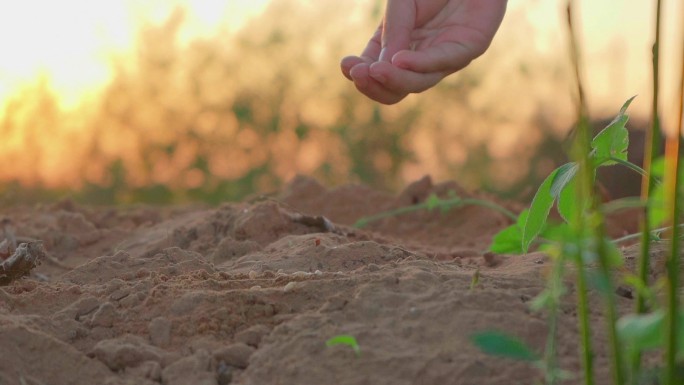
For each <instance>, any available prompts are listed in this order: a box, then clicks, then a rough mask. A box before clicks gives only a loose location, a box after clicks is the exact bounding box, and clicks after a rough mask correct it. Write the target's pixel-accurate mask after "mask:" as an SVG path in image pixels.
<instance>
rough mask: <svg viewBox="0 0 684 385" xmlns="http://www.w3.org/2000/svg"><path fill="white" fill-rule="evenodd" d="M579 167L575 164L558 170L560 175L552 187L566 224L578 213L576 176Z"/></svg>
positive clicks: (552, 192) (566, 165)
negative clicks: (576, 206)
mask: <svg viewBox="0 0 684 385" xmlns="http://www.w3.org/2000/svg"><path fill="white" fill-rule="evenodd" d="M577 170H579V165H578V164H577V163H575V162H571V163H566V164H564V165H562V166H560V167H559V168H558V174H557V175H556V178H555V179H554V181H553V184H552V185H551V195H552V196H553V197H554V198H556V199H557V200H558V212H559V213H560V215H561V217H563V219H564V220H565V221H566V222H569V221H570V218H572V216H573V215H574V213H575V212H576V208H575V205H576V204H577V199H575V197H576V187H575V185H576V182H575V180H576V179H575V175H576V174H577Z"/></svg>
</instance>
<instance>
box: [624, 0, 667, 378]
mask: <svg viewBox="0 0 684 385" xmlns="http://www.w3.org/2000/svg"><path fill="white" fill-rule="evenodd" d="M661 15H662V1H661V0H658V1H657V4H656V25H655V41H654V43H653V57H652V59H653V60H652V66H653V67H652V74H653V78H652V85H653V97H652V104H651V126H650V127H649V130H648V133H647V136H646V143H644V159H643V162H644V170H645V174H642V175H643V178H642V179H641V199H642V200H645V201H647V202H650V199H651V196H652V195H653V189H654V183H652V181H651V178H650V175H651V166H652V165H653V162H654V161H655V159H656V157H657V155H658V149H659V148H660V143H661V142H662V138H661V133H660V120H659V109H658V94H659V91H658V88H659V83H660V70H659V60H660V59H659V58H660V20H661ZM649 210H650V208H649V207H648V205H647V206H646V207H644V210H643V212H642V214H641V220H640V222H641V223H640V228H641V253H640V256H639V262H638V272H637V274H638V277H639V279H640V280H641V281H642V282H643V284H644V285H648V270H649V266H650V250H649V249H650V242H651V229H650V225H649V223H648V212H649ZM673 223H675V222H673ZM646 311H647V308H646V298H645V297H644V296H643V295H642V293H641V292H638V293H637V297H636V303H635V312H636V313H637V314H642V313H645V312H646ZM640 368H641V352H638V353H637V354H635V355H634V358H633V360H632V362H631V368H630V372H631V376H632V378H634V377H635V376H636V375H637V374H638V372H639V370H640Z"/></svg>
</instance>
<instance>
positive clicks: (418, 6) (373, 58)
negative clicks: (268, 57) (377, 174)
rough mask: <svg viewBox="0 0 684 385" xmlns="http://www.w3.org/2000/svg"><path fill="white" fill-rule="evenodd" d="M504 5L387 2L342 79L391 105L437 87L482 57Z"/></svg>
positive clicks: (490, 0)
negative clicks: (370, 35)
mask: <svg viewBox="0 0 684 385" xmlns="http://www.w3.org/2000/svg"><path fill="white" fill-rule="evenodd" d="M505 12H506V0H387V9H386V11H385V17H384V20H383V22H382V23H381V24H380V27H378V30H377V31H376V32H375V34H373V37H371V39H370V41H369V42H368V45H367V46H366V49H365V50H364V51H363V53H362V54H361V56H347V57H345V58H344V59H342V62H341V63H340V65H341V67H342V73H343V74H344V76H346V77H347V78H348V79H349V80H352V81H353V82H354V85H355V86H356V88H357V89H358V90H359V91H361V92H362V93H363V94H365V95H366V96H368V97H369V98H371V99H373V100H376V101H378V102H380V103H384V104H394V103H397V102H399V101H400V100H402V99H403V98H405V97H406V96H407V95H408V94H410V93H417V92H422V91H425V90H427V89H428V88H430V87H432V86H434V85H435V84H437V83H439V81H440V80H442V79H444V78H445V77H446V76H448V75H450V74H452V73H454V72H456V71H459V70H461V69H463V68H464V67H465V66H467V65H468V64H469V63H470V62H471V61H472V60H473V59H475V58H476V57H478V56H480V55H482V54H483V53H484V52H485V51H486V50H487V48H488V47H489V44H490V43H491V41H492V38H494V34H495V33H496V30H497V29H498V28H499V25H500V24H501V20H502V19H503V16H504V13H505Z"/></svg>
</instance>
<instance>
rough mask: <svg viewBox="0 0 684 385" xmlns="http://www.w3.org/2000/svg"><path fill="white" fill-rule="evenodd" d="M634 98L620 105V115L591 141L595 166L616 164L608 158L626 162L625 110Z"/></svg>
mask: <svg viewBox="0 0 684 385" xmlns="http://www.w3.org/2000/svg"><path fill="white" fill-rule="evenodd" d="M635 97H636V96H632V97H631V98H629V99H628V100H627V101H626V102H625V104H623V105H622V108H621V109H620V113H618V115H617V116H616V117H615V119H613V121H612V122H610V124H608V126H607V127H606V128H604V129H603V130H601V132H599V133H598V134H597V135H596V136H595V137H594V139H593V140H592V141H591V147H592V149H593V157H594V159H595V160H596V161H597V166H599V165H604V166H609V165H613V164H616V162H615V161H613V160H610V158H617V159H621V160H624V161H626V160H627V147H628V146H629V132H627V128H625V124H627V121H628V120H629V116H627V114H626V113H627V108H628V107H629V105H630V103H632V100H634V98H635Z"/></svg>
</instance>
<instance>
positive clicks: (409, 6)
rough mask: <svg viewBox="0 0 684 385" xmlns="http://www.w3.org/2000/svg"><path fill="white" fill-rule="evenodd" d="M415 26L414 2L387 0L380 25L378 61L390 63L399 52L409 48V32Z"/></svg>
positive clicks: (408, 0) (411, 0)
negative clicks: (380, 38)
mask: <svg viewBox="0 0 684 385" xmlns="http://www.w3.org/2000/svg"><path fill="white" fill-rule="evenodd" d="M415 24H416V3H415V1H414V0H387V9H386V10H385V18H384V20H383V25H382V40H381V42H382V50H381V51H380V61H387V62H391V61H392V57H393V56H394V54H396V53H397V52H399V51H402V50H406V49H409V48H410V44H411V32H412V31H413V29H414V28H415Z"/></svg>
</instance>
